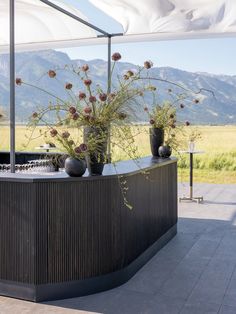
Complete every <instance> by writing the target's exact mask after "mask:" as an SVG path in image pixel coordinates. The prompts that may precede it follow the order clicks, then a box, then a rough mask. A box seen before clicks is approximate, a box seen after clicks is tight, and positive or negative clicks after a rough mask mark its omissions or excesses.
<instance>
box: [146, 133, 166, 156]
mask: <svg viewBox="0 0 236 314" xmlns="http://www.w3.org/2000/svg"><path fill="white" fill-rule="evenodd" d="M149 137H150V146H151V152H152V155H153V156H154V157H160V155H159V152H158V149H159V147H160V146H162V145H163V143H164V130H163V129H159V128H150V129H149Z"/></svg>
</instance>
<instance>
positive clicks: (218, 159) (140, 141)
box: [0, 126, 236, 183]
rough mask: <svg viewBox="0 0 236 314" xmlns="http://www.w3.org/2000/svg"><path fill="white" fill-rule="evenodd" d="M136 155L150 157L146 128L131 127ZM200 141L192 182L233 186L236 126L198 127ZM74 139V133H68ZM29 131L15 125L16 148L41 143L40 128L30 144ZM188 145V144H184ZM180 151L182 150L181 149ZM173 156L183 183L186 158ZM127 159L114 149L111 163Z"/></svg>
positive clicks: (0, 142)
mask: <svg viewBox="0 0 236 314" xmlns="http://www.w3.org/2000/svg"><path fill="white" fill-rule="evenodd" d="M132 128H133V133H134V134H135V144H136V145H137V147H138V155H140V156H146V155H150V147H149V136H148V128H147V127H140V126H139V127H135V126H133V127H132ZM199 130H200V132H201V134H202V138H201V139H200V140H199V141H198V142H197V143H196V149H197V150H201V151H204V153H203V154H199V155H195V156H194V181H195V182H209V183H236V126H201V127H199ZM70 132H71V133H74V134H73V135H74V136H76V130H70ZM29 136H30V132H29V131H28V130H27V129H26V127H24V126H17V129H16V149H17V150H18V151H23V150H26V151H34V150H35V148H36V147H37V146H39V145H40V144H43V143H44V139H43V138H41V137H39V129H36V131H35V133H34V137H35V139H33V140H31V141H29V140H28V137H29ZM9 138H10V134H9V127H8V126H0V150H7V149H9ZM186 145H187V143H186ZM181 149H184V147H182V148H181ZM175 155H176V156H177V157H178V159H179V181H182V182H186V181H187V180H188V175H189V158H188V155H184V154H178V153H175ZM127 158H129V157H128V155H127V154H126V153H125V152H124V151H123V150H122V149H117V148H116V149H115V150H114V152H113V160H114V161H117V160H122V159H127Z"/></svg>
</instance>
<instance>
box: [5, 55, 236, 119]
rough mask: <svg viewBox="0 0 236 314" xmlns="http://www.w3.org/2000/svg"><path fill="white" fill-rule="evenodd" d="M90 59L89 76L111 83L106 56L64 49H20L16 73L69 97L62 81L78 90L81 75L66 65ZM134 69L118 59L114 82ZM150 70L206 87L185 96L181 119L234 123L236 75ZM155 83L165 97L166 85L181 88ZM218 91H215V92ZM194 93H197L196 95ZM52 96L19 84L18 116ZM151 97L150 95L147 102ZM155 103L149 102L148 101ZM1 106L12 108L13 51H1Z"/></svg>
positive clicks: (139, 114) (190, 86)
mask: <svg viewBox="0 0 236 314" xmlns="http://www.w3.org/2000/svg"><path fill="white" fill-rule="evenodd" d="M85 63H87V64H88V65H89V68H90V73H91V79H92V81H93V82H96V84H98V85H99V86H100V87H101V88H102V89H104V90H106V86H107V62H106V61H104V60H100V59H95V60H91V61H85V60H81V59H78V60H72V59H70V58H69V56H68V55H67V54H65V53H63V52H59V51H54V50H45V51H40V52H25V53H18V54H17V55H16V77H20V78H22V79H23V80H24V81H25V82H28V83H31V84H34V85H37V86H40V87H41V88H42V89H46V90H48V91H50V92H51V93H53V94H55V95H57V96H58V97H61V98H63V99H66V97H68V95H67V94H66V93H65V89H64V84H65V83H66V82H71V83H72V84H73V88H74V91H75V92H76V91H79V90H80V89H81V87H82V86H81V81H79V80H78V77H77V76H76V75H75V74H73V73H71V71H68V70H67V69H68V67H77V66H81V65H83V64H85ZM49 69H55V70H56V71H57V80H52V79H50V78H49V77H48V76H47V75H46V73H47V72H48V70H49ZM130 69H131V70H135V69H137V66H136V65H134V64H131V63H126V62H121V61H119V62H118V63H117V66H116V68H115V70H114V73H113V77H114V78H115V79H114V81H113V84H114V87H115V85H116V78H117V75H118V73H121V74H122V73H125V72H126V71H127V70H130ZM150 75H151V76H152V77H159V78H161V79H165V80H169V81H171V82H175V83H177V84H180V85H182V86H184V87H185V88H187V89H191V90H193V91H199V90H201V89H206V90H210V91H211V92H207V91H203V92H201V93H200V94H199V95H197V98H198V99H199V100H200V102H199V103H198V104H195V103H193V102H192V101H188V102H186V107H185V110H182V111H181V115H180V119H182V120H189V121H191V122H192V123H194V124H235V123H236V75H233V76H229V75H215V74H210V73H202V72H199V73H193V72H187V71H183V70H180V69H175V68H171V67H153V68H152V69H151V72H150ZM153 84H154V85H156V87H157V91H158V99H159V101H163V100H165V99H167V98H168V97H169V95H168V92H167V90H168V88H172V90H173V92H174V93H180V92H181V91H180V89H178V88H177V87H174V86H171V85H170V84H166V83H161V82H158V81H156V82H154V83H153ZM212 92H213V93H214V95H213V94H212ZM192 97H193V99H194V98H195V97H196V95H194V94H193V95H192ZM51 100H53V99H52V97H51V96H49V95H47V94H45V93H43V92H40V91H39V90H38V89H36V88H33V87H28V86H16V121H17V122H18V123H25V122H27V121H28V118H29V116H30V115H31V114H32V112H33V111H35V110H37V109H36V108H38V107H41V106H44V105H46V104H48V102H49V101H51ZM149 100H150V99H149V98H147V99H146V101H147V103H148V102H149ZM150 106H151V105H150ZM0 107H3V109H4V111H5V112H8V108H9V55H0ZM137 117H138V120H139V121H140V122H144V121H146V119H147V117H146V116H145V114H144V112H143V107H142V106H141V108H140V111H139V110H138V112H137Z"/></svg>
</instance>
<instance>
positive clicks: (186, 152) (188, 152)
mask: <svg viewBox="0 0 236 314" xmlns="http://www.w3.org/2000/svg"><path fill="white" fill-rule="evenodd" d="M179 153H180V154H204V153H205V152H204V151H203V150H192V151H191V150H180V151H179Z"/></svg>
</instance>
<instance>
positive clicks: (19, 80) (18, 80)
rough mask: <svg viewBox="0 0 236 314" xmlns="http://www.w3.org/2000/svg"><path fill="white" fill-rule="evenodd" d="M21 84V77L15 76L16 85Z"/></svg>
mask: <svg viewBox="0 0 236 314" xmlns="http://www.w3.org/2000/svg"><path fill="white" fill-rule="evenodd" d="M21 84H22V79H21V78H19V77H17V78H16V85H21Z"/></svg>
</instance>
